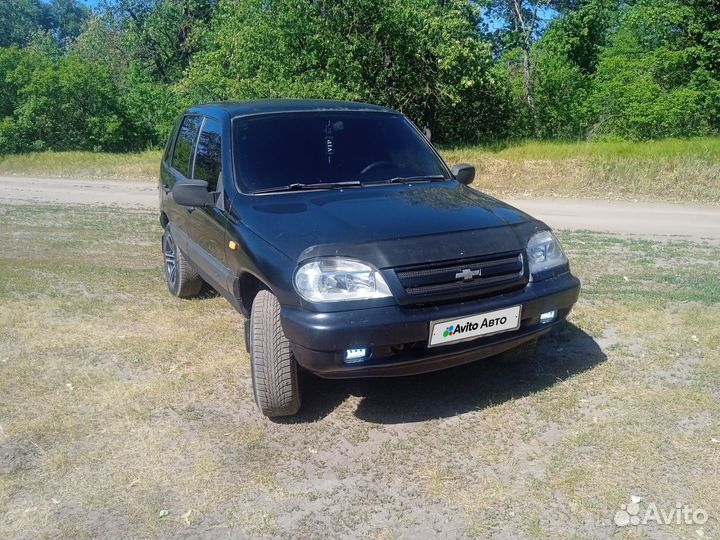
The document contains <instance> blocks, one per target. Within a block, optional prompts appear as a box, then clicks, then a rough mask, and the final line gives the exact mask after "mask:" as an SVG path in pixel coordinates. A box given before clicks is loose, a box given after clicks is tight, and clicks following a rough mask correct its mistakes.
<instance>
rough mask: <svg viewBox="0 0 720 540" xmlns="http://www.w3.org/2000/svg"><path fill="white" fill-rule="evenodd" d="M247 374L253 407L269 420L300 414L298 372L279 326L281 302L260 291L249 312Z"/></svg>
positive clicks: (271, 295)
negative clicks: (248, 363)
mask: <svg viewBox="0 0 720 540" xmlns="http://www.w3.org/2000/svg"><path fill="white" fill-rule="evenodd" d="M249 333H250V370H251V374H252V383H253V392H254V394H255V403H257V406H258V407H259V408H260V410H261V411H262V413H263V414H264V415H265V416H268V417H271V418H272V417H274V416H290V415H293V414H295V413H297V412H298V410H300V388H299V386H298V368H297V362H296V361H295V357H294V356H293V353H292V350H291V349H290V342H289V341H288V340H287V338H286V337H285V333H284V332H283V329H282V325H281V324H280V302H278V299H277V298H276V297H275V295H273V294H272V293H271V292H270V291H260V292H259V293H258V294H257V296H256V297H255V300H254V301H253V304H252V311H251V312H250V332H249Z"/></svg>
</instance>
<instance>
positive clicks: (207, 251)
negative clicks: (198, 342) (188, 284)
mask: <svg viewBox="0 0 720 540" xmlns="http://www.w3.org/2000/svg"><path fill="white" fill-rule="evenodd" d="M222 175H223V171H222V124H221V123H220V122H219V121H218V120H216V119H215V118H211V117H208V116H206V117H203V119H202V123H201V125H200V129H199V134H198V136H197V138H196V142H195V148H194V154H193V159H192V163H191V178H192V179H193V180H204V181H205V182H207V183H208V189H209V190H210V191H212V192H215V193H216V194H217V203H216V205H215V206H213V207H207V208H188V218H187V228H186V231H187V233H188V236H189V237H190V239H191V240H192V241H193V242H194V243H195V244H197V245H198V246H199V248H200V251H199V253H198V254H197V255H196V256H192V255H191V257H192V258H193V259H196V258H197V260H194V262H195V264H196V265H197V266H198V268H199V269H200V270H201V271H204V273H205V274H207V275H206V276H205V277H206V279H208V281H210V282H211V284H212V285H213V286H216V287H217V286H220V287H224V288H225V289H230V288H231V287H232V279H231V278H232V276H231V274H230V271H229V270H228V268H227V265H226V261H225V229H226V227H227V224H228V218H227V214H226V213H225V206H226V203H227V201H226V198H225V193H224V189H223V185H224V183H223V181H222Z"/></svg>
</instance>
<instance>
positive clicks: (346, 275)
mask: <svg viewBox="0 0 720 540" xmlns="http://www.w3.org/2000/svg"><path fill="white" fill-rule="evenodd" d="M293 281H294V283H295V289H296V290H297V292H298V294H300V296H302V297H303V298H304V299H305V300H309V301H310V302H339V301H342V300H370V299H372V298H385V297H388V296H392V293H391V292H390V289H389V288H388V286H387V283H385V280H384V279H383V277H382V275H381V274H380V272H378V271H377V270H375V269H374V268H373V267H372V266H368V265H367V264H365V263H362V262H360V261H355V260H352V259H343V258H341V257H328V258H325V259H316V260H314V261H309V262H306V263H305V264H302V265H301V266H300V267H299V268H298V269H297V271H296V272H295V278H294V280H293Z"/></svg>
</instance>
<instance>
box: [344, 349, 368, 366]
mask: <svg viewBox="0 0 720 540" xmlns="http://www.w3.org/2000/svg"><path fill="white" fill-rule="evenodd" d="M367 353H368V350H367V349H348V350H347V351H345V363H346V364H357V363H358V362H362V361H363V360H364V359H365V357H366V356H367Z"/></svg>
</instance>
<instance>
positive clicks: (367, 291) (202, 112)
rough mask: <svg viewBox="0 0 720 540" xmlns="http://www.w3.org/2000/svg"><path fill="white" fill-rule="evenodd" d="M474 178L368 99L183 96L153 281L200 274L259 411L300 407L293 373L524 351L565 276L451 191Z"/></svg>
mask: <svg viewBox="0 0 720 540" xmlns="http://www.w3.org/2000/svg"><path fill="white" fill-rule="evenodd" d="M474 175H475V170H474V168H473V167H472V166H470V165H466V164H461V165H456V166H455V167H453V168H452V169H448V167H447V166H446V165H445V163H444V162H443V160H442V159H441V158H440V156H439V155H438V154H437V152H436V151H435V150H434V148H433V147H432V145H431V144H430V143H429V142H428V141H427V140H426V138H425V137H424V136H423V135H422V133H421V132H420V131H418V129H417V128H416V127H415V126H414V125H413V124H412V122H410V121H409V120H408V119H407V118H406V117H405V116H403V115H402V114H400V113H398V112H396V111H393V110H389V109H386V108H383V107H378V106H373V105H365V104H361V103H347V102H338V101H306V100H283V101H280V100H262V101H249V102H239V103H230V102H228V103H215V104H207V105H200V106H197V107H192V108H190V109H188V110H187V111H186V112H185V113H184V114H183V115H182V116H181V118H180V119H179V120H178V122H177V125H176V126H175V129H174V130H173V132H172V134H171V136H170V139H169V141H168V143H167V146H166V148H165V153H164V156H163V159H162V169H161V175H160V221H161V224H162V226H163V228H164V229H165V232H164V234H163V253H164V260H165V275H166V277H167V282H168V287H169V289H170V292H171V293H172V294H174V295H175V296H179V297H189V296H193V295H195V294H197V293H198V292H199V291H200V289H201V287H202V285H203V282H207V283H208V284H210V285H211V286H212V287H213V288H214V289H216V290H217V291H218V292H219V293H220V294H222V295H223V296H224V297H225V298H227V300H228V301H229V302H230V303H231V304H232V305H233V306H234V307H235V308H236V309H237V310H238V311H239V312H240V313H242V314H243V315H244V316H245V317H246V318H248V319H249V320H247V321H246V322H245V343H246V346H247V347H248V350H249V352H250V357H251V371H252V380H253V389H254V392H255V400H256V402H257V404H258V406H259V407H260V409H261V410H262V412H263V413H264V414H265V415H267V416H282V415H291V414H295V413H296V412H297V411H298V409H299V408H300V388H299V386H298V376H297V375H298V366H300V367H302V368H304V369H306V370H308V371H310V372H312V373H315V374H317V375H319V376H321V377H376V376H380V377H386V376H396V375H406V374H412V373H421V372H427V371H432V370H437V369H443V368H447V367H450V366H456V365H459V364H463V363H466V362H471V361H473V360H478V359H480V358H485V357H488V356H492V355H497V354H500V353H505V356H507V355H509V354H510V353H509V352H506V351H510V350H511V349H513V350H514V352H515V353H517V354H516V355H515V356H519V357H523V356H525V357H527V355H528V354H530V351H531V350H532V348H533V346H534V344H535V342H536V341H537V338H538V336H539V335H541V334H543V333H544V332H546V331H547V330H549V329H550V328H551V327H552V326H553V325H554V324H557V323H558V322H560V321H562V320H563V319H564V318H565V317H567V315H568V313H569V312H570V309H571V308H572V306H573V304H574V303H575V301H576V300H577V298H578V292H579V288H580V284H579V281H578V280H577V279H576V278H575V277H573V276H572V275H571V274H570V269H569V266H568V261H567V258H566V257H565V255H564V253H563V251H562V248H561V247H560V244H559V243H558V240H557V239H556V238H555V236H554V235H553V234H552V232H550V229H549V227H548V226H547V225H545V224H544V223H542V222H540V221H538V220H536V219H534V218H532V217H530V216H528V215H527V214H525V213H523V212H521V211H520V210H517V209H515V208H513V207H511V206H509V205H507V204H504V203H502V202H501V201H499V200H497V199H494V198H492V197H490V196H488V195H485V194H483V193H479V192H477V191H475V190H473V189H471V188H469V187H467V184H469V183H471V182H472V180H473V178H474ZM519 346H520V347H519Z"/></svg>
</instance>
